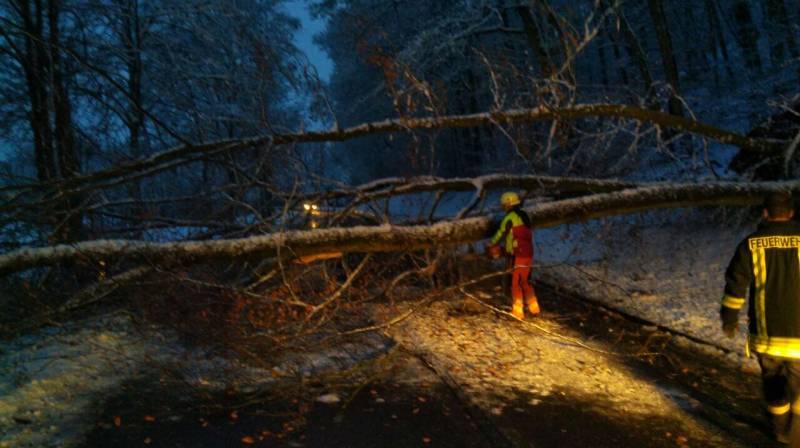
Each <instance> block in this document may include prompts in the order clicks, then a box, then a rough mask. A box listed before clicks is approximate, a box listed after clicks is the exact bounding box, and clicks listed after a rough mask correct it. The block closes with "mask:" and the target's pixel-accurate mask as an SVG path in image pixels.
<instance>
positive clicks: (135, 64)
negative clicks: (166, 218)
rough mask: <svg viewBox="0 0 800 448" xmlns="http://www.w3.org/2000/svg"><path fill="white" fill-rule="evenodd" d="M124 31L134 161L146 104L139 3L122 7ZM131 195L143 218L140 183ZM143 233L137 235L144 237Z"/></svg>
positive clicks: (135, 183) (130, 147)
mask: <svg viewBox="0 0 800 448" xmlns="http://www.w3.org/2000/svg"><path fill="white" fill-rule="evenodd" d="M121 22H122V30H121V32H120V38H121V40H122V44H123V48H124V49H125V53H124V54H125V65H126V69H127V75H128V83H127V86H126V87H127V90H128V95H127V96H128V113H127V117H126V120H125V121H126V123H125V124H126V126H127V127H128V151H129V154H130V156H131V158H133V159H139V158H141V157H142V147H141V145H142V142H141V132H142V127H143V126H144V119H145V118H144V105H143V102H142V71H143V67H142V29H141V23H140V17H139V2H138V0H127V1H126V3H125V5H124V7H123V8H122V21H121ZM129 193H130V195H131V198H133V199H134V201H135V204H134V206H133V215H134V216H141V215H142V214H144V212H145V210H144V207H143V205H142V187H141V181H139V180H135V181H133V182H131V184H130V190H129ZM141 235H142V232H141V231H140V232H138V237H139V238H141Z"/></svg>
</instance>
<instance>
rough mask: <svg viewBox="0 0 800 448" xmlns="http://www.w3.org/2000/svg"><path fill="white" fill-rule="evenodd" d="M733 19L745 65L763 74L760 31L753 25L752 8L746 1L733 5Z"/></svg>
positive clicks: (739, 0)
mask: <svg viewBox="0 0 800 448" xmlns="http://www.w3.org/2000/svg"><path fill="white" fill-rule="evenodd" d="M733 17H734V19H735V20H736V27H737V30H736V32H735V33H734V36H736V39H737V41H738V42H739V47H741V49H742V53H743V54H744V60H745V65H746V66H747V68H749V69H750V70H751V71H754V72H756V73H760V72H761V57H760V56H759V55H758V38H759V36H758V30H757V29H756V26H755V24H754V23H753V16H752V13H751V12H750V6H749V5H748V2H747V1H745V0H737V1H736V3H735V4H734V5H733Z"/></svg>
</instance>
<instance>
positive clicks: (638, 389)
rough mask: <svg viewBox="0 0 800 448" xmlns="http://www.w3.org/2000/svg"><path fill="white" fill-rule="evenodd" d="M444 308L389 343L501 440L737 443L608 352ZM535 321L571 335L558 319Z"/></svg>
mask: <svg viewBox="0 0 800 448" xmlns="http://www.w3.org/2000/svg"><path fill="white" fill-rule="evenodd" d="M452 309H453V304H452V303H447V302H440V303H437V304H434V305H433V306H431V307H430V308H429V309H428V310H426V312H425V313H420V314H416V315H415V316H414V317H413V318H411V319H409V320H407V321H406V322H405V323H404V324H403V325H402V326H400V327H398V328H395V329H394V330H393V331H392V336H393V337H395V338H396V339H397V340H398V342H399V343H400V344H401V345H402V346H405V347H407V348H409V349H410V350H413V351H414V352H416V353H418V354H420V355H421V356H423V357H424V358H425V359H427V360H428V361H429V362H430V363H431V364H432V365H433V366H434V368H435V369H436V370H437V371H438V372H442V373H443V374H444V375H446V376H448V377H450V378H452V380H453V382H454V383H455V384H456V385H457V387H458V388H459V389H462V390H464V391H465V395H466V396H467V398H468V400H470V401H471V402H472V403H473V404H474V405H476V406H478V407H479V408H480V409H482V410H483V411H484V412H485V413H486V414H487V415H490V416H491V418H492V420H493V422H494V423H495V424H496V425H498V426H499V427H500V429H501V430H502V431H503V432H504V433H505V434H506V436H507V438H508V439H509V440H514V441H518V442H519V441H527V442H526V443H530V444H532V445H531V446H540V445H539V444H541V446H565V447H566V446H587V445H585V444H584V443H585V442H586V441H587V440H592V439H593V438H594V439H595V443H594V444H593V446H597V447H615V446H649V447H668V446H676V444H677V446H693V447H728V448H732V447H740V446H745V445H742V444H741V443H740V442H739V441H737V440H734V439H731V438H730V435H729V434H727V433H725V432H723V431H721V430H720V429H719V428H717V427H715V426H711V425H709V424H708V423H706V422H705V421H703V420H702V419H699V418H698V417H697V416H696V415H693V414H692V413H690V412H688V411H687V410H686V407H687V406H689V407H691V406H699V405H700V404H699V403H696V402H695V401H694V400H692V399H691V398H690V397H688V396H686V395H685V394H683V393H681V392H679V391H676V390H670V389H665V388H661V387H659V385H657V384H655V383H654V381H653V380H652V379H648V378H646V377H643V376H642V375H640V374H639V373H638V372H636V371H634V370H633V369H632V368H631V367H630V365H629V364H627V363H625V359H624V358H621V357H620V356H619V355H617V354H613V350H614V349H613V347H609V346H607V345H603V344H599V343H592V345H593V346H594V348H596V349H598V350H597V351H593V350H588V349H586V348H585V347H581V346H577V345H574V344H572V343H569V342H568V341H565V340H563V339H559V338H556V337H552V336H548V335H546V334H544V333H543V332H541V331H538V330H534V331H530V328H528V327H526V325H525V324H520V323H518V322H514V321H512V320H510V319H508V318H505V317H497V316H496V315H494V314H492V313H478V314H474V315H463V314H459V315H455V316H454V315H453V313H452ZM534 322H535V323H536V324H537V325H540V326H542V327H544V328H545V329H546V330H547V331H549V332H552V333H553V334H560V335H568V336H571V337H579V336H578V335H576V334H575V333H574V331H571V330H570V329H569V328H568V327H567V326H564V325H561V324H560V323H559V322H558V321H555V320H550V319H537V320H535V321H534ZM603 351H607V353H603ZM520 421H522V422H523V424H520ZM598 425H603V426H602V427H598ZM552 443H556V444H555V445H553V444H552Z"/></svg>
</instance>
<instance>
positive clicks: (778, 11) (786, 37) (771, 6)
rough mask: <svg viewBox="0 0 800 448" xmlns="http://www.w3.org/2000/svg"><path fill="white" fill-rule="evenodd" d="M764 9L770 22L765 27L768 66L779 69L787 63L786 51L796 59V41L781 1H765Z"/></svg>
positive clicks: (787, 14)
mask: <svg viewBox="0 0 800 448" xmlns="http://www.w3.org/2000/svg"><path fill="white" fill-rule="evenodd" d="M766 9H767V17H768V18H769V21H770V23H769V24H768V25H767V36H768V38H769V57H770V64H771V65H772V67H773V68H775V69H779V68H780V66H781V65H783V64H785V63H786V62H788V61H787V59H788V58H787V56H786V53H787V51H788V53H789V55H790V56H791V57H792V58H797V55H798V51H797V41H796V40H795V37H794V33H793V31H792V28H791V25H790V24H789V12H788V11H787V10H786V4H784V2H783V0H767V8H766Z"/></svg>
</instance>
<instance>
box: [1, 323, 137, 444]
mask: <svg viewBox="0 0 800 448" xmlns="http://www.w3.org/2000/svg"><path fill="white" fill-rule="evenodd" d="M146 352H147V350H146V344H145V343H144V342H142V341H141V340H137V339H136V338H133V337H132V333H131V327H130V323H129V321H128V320H127V319H125V318H108V319H103V320H98V321H94V322H89V323H86V322H84V323H82V324H81V326H80V327H77V326H71V327H62V328H52V329H48V330H46V331H42V332H39V333H36V334H33V335H29V336H26V337H23V338H19V339H16V340H14V341H12V342H10V343H2V344H0V447H3V448H5V447H46V446H69V445H71V444H74V443H76V442H77V441H78V440H79V439H80V437H81V436H82V434H83V433H84V432H85V431H86V430H87V429H90V428H91V425H92V424H93V423H94V422H93V421H92V419H91V418H87V415H91V406H92V400H93V399H95V398H96V397H97V396H100V395H102V394H105V393H108V392H111V391H113V390H114V389H115V387H117V386H118V385H119V384H120V383H121V382H123V381H124V380H126V379H128V378H131V377H134V376H135V375H137V373H138V371H139V368H140V366H141V365H143V361H144V357H145V354H146Z"/></svg>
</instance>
